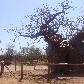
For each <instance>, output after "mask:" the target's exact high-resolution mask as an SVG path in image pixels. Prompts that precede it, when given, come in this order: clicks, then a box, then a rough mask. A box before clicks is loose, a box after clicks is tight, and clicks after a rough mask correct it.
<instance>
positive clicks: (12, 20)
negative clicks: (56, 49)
mask: <svg viewBox="0 0 84 84" xmlns="http://www.w3.org/2000/svg"><path fill="white" fill-rule="evenodd" d="M60 1H63V0H0V40H1V43H0V48H2V49H6V48H7V45H8V44H11V43H13V44H14V45H15V49H17V50H18V49H19V47H20V46H23V47H24V46H25V47H26V46H27V42H28V43H29V44H30V46H32V45H33V43H32V42H34V41H33V40H31V39H29V38H26V39H25V38H23V37H20V38H17V40H16V42H15V43H14V42H13V38H14V36H13V34H12V33H7V32H6V31H4V29H8V28H11V27H12V26H13V27H16V26H17V27H21V22H23V21H24V20H25V15H29V14H32V13H33V11H34V9H36V8H41V7H43V4H46V3H47V4H48V5H50V6H53V7H55V6H56V5H57V3H59V2H60ZM72 1H73V4H72V5H73V6H75V7H78V8H77V9H76V10H75V11H73V12H72V13H71V14H70V15H69V17H72V18H73V19H74V17H75V16H78V15H80V13H81V12H79V11H80V8H81V6H83V4H84V0H72ZM81 9H82V14H83V11H84V7H83V8H81ZM74 15H75V16H74ZM34 45H35V46H36V47H39V48H41V49H42V48H45V46H46V43H45V42H44V41H43V40H42V39H41V42H40V43H37V42H36V43H34Z"/></svg>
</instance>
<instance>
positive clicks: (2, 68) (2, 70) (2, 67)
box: [0, 63, 4, 76]
mask: <svg viewBox="0 0 84 84" xmlns="http://www.w3.org/2000/svg"><path fill="white" fill-rule="evenodd" d="M3 72H4V64H3V63H1V72H0V76H1V75H2V73H3Z"/></svg>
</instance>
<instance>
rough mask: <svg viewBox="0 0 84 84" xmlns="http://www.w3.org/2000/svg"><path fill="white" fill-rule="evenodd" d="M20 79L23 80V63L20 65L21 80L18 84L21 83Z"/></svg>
mask: <svg viewBox="0 0 84 84" xmlns="http://www.w3.org/2000/svg"><path fill="white" fill-rule="evenodd" d="M22 79H23V63H21V78H20V80H19V82H21V80H22Z"/></svg>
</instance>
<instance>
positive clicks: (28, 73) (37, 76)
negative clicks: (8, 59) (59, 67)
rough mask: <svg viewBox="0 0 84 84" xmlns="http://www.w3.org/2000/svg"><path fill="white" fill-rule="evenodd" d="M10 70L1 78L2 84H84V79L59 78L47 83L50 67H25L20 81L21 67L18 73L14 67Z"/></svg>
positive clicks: (10, 67) (18, 67)
mask: <svg viewBox="0 0 84 84" xmlns="http://www.w3.org/2000/svg"><path fill="white" fill-rule="evenodd" d="M8 68H9V70H10V71H12V73H10V72H9V70H7V68H5V71H4V73H3V75H2V76H1V77H0V83H1V84H84V78H83V77H62V76H61V77H58V78H56V77H55V78H53V79H51V80H50V83H48V82H47V70H48V67H47V66H44V65H37V66H36V67H35V70H34V66H26V65H24V78H23V79H22V80H21V81H19V79H20V66H19V65H18V66H17V71H14V65H10V66H8Z"/></svg>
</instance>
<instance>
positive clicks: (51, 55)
mask: <svg viewBox="0 0 84 84" xmlns="http://www.w3.org/2000/svg"><path fill="white" fill-rule="evenodd" d="M59 6H60V7H56V8H52V7H51V8H49V7H48V6H47V5H46V6H44V8H41V9H37V10H36V13H35V14H34V15H30V16H25V17H26V18H28V17H29V18H30V23H29V24H27V25H23V27H22V30H20V31H18V33H19V35H20V36H23V37H30V38H32V39H33V38H38V37H39V36H41V37H42V38H44V40H45V41H46V42H47V43H48V47H47V50H46V52H47V55H48V61H49V62H50V63H60V62H68V63H82V61H81V58H82V57H81V54H80V52H79V53H77V51H78V50H77V49H76V48H75V47H74V46H73V39H72V37H73V34H74V32H75V31H79V29H78V25H79V23H80V22H78V23H77V22H76V21H71V20H70V19H69V17H67V14H68V13H69V10H70V9H73V7H71V6H70V2H69V1H68V0H66V1H64V2H62V3H60V4H59ZM60 31H62V32H61V33H60ZM65 31H66V33H65ZM64 35H65V36H64ZM65 40H66V41H65ZM67 40H70V41H67ZM74 42H75V41H74ZM78 46H79V45H78ZM74 53H75V54H74ZM74 58H75V59H76V60H75V61H74Z"/></svg>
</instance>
